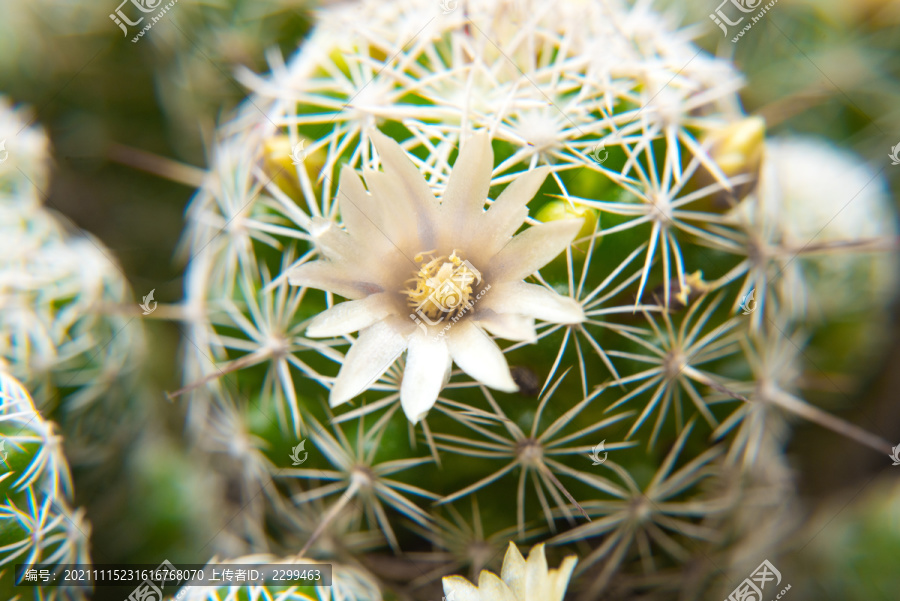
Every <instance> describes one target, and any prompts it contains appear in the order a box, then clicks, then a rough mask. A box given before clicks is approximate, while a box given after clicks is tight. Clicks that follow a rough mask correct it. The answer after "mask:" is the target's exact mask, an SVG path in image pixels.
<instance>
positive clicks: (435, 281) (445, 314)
mask: <svg viewBox="0 0 900 601" xmlns="http://www.w3.org/2000/svg"><path fill="white" fill-rule="evenodd" d="M433 253H434V251H425V252H421V253H419V254H417V255H416V256H415V257H414V258H415V261H416V263H422V266H421V267H420V268H419V270H418V271H417V272H416V275H415V277H413V278H410V279H409V280H407V284H410V286H409V287H407V288H406V289H405V290H403V294H405V295H406V296H407V298H408V302H409V306H410V307H412V308H413V310H414V311H415V314H416V315H418V316H419V317H424V318H427V319H426V321H428V323H429V324H431V325H434V324H435V323H438V322H441V321H443V320H444V318H448V319H452V318H453V317H455V316H456V315H458V314H460V313H461V312H465V310H466V309H468V308H469V307H470V306H471V304H472V302H471V301H470V300H469V299H470V297H471V296H472V285H473V284H475V285H477V284H479V283H480V282H481V273H480V272H479V271H478V270H477V269H475V267H474V266H473V265H472V264H471V263H469V262H468V261H466V260H464V259H462V258H461V257H459V256H457V254H456V251H455V250H454V251H453V254H451V255H450V256H449V257H444V256H440V257H435V256H434V255H433ZM426 255H429V256H430V257H431V259H430V260H428V261H427V262H426V261H425V256H426Z"/></svg>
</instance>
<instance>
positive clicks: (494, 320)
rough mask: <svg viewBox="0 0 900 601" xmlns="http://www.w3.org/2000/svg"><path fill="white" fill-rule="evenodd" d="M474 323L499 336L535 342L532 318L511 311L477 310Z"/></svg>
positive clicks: (535, 336) (535, 335) (535, 334)
mask: <svg viewBox="0 0 900 601" xmlns="http://www.w3.org/2000/svg"><path fill="white" fill-rule="evenodd" d="M474 320H475V323H477V324H478V325H479V326H481V327H483V328H484V329H485V330H487V331H488V332H490V333H491V334H493V335H494V336H497V337H499V338H505V339H506V340H516V341H525V342H537V333H536V332H535V331H534V319H533V318H531V317H525V316H524V315H514V314H512V313H497V312H496V311H494V310H492V309H487V310H485V311H479V312H478V314H477V316H476V317H475V318H474Z"/></svg>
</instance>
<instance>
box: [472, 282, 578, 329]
mask: <svg viewBox="0 0 900 601" xmlns="http://www.w3.org/2000/svg"><path fill="white" fill-rule="evenodd" d="M480 303H481V304H482V307H483V308H485V309H492V310H493V311H495V312H497V313H513V314H516V315H524V316H526V317H533V318H535V319H540V320H542V321H547V322H550V323H581V322H583V321H584V320H585V315H584V309H583V308H582V307H581V304H579V303H578V302H577V301H576V300H575V299H572V298H570V297H568V296H562V295H560V294H557V293H555V292H553V291H552V290H548V289H546V288H544V287H543V286H538V285H536V284H529V283H527V282H506V283H505V284H497V285H496V286H492V287H491V294H486V295H485V296H484V298H483V299H481V301H480Z"/></svg>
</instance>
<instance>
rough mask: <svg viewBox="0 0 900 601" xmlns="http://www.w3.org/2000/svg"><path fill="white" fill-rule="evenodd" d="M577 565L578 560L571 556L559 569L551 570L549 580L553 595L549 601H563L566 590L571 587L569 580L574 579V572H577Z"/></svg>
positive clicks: (564, 560)
mask: <svg viewBox="0 0 900 601" xmlns="http://www.w3.org/2000/svg"><path fill="white" fill-rule="evenodd" d="M577 563H578V558H577V557H575V556H574V555H569V556H568V557H566V558H565V559H563V562H562V564H560V566H559V568H557V569H555V570H551V572H550V576H549V578H550V582H551V585H550V586H551V589H552V590H553V594H551V596H550V597H548V601H562V599H563V597H564V596H565V592H566V589H567V588H568V587H569V579H570V578H571V577H572V572H573V571H574V570H575V564H577Z"/></svg>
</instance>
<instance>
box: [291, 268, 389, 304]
mask: <svg viewBox="0 0 900 601" xmlns="http://www.w3.org/2000/svg"><path fill="white" fill-rule="evenodd" d="M288 283H290V284H291V285H293V286H307V287H309V288H316V289H318V290H327V291H328V292H333V293H335V294H340V295H341V296H343V297H344V298H349V299H353V300H356V299H360V298H364V297H366V296H368V295H370V294H376V293H378V292H383V290H382V288H381V286H379V285H378V284H377V283H375V282H365V281H359V280H358V279H357V275H356V274H355V273H350V272H349V271H348V270H347V269H345V268H344V267H343V266H341V265H337V264H335V263H333V262H331V261H312V262H310V263H303V264H302V265H297V266H296V267H293V268H291V270H290V272H289V273H288Z"/></svg>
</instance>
